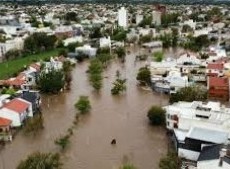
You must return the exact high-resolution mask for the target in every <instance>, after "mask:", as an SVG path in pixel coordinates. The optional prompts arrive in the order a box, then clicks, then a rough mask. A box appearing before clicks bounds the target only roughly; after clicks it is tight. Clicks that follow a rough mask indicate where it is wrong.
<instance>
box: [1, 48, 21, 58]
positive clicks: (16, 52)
mask: <svg viewBox="0 0 230 169" xmlns="http://www.w3.org/2000/svg"><path fill="white" fill-rule="evenodd" d="M21 55H22V52H21V51H20V50H17V49H11V50H9V51H8V52H6V53H5V58H6V60H11V59H16V58H18V57H20V56H21Z"/></svg>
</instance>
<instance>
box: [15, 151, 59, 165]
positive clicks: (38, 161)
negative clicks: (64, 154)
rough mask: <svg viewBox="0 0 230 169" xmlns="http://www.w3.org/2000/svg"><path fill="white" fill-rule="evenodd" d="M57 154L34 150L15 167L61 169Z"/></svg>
mask: <svg viewBox="0 0 230 169" xmlns="http://www.w3.org/2000/svg"><path fill="white" fill-rule="evenodd" d="M61 166H62V163H61V161H60V156H59V154H53V153H40V152H36V153H33V154H31V155H29V156H28V157H27V159H26V160H23V161H21V162H20V164H19V165H18V167H17V169H35V168H37V169H42V168H44V169H61Z"/></svg>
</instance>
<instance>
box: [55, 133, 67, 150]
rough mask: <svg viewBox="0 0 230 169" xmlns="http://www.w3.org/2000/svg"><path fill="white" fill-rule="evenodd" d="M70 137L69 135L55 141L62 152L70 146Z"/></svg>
mask: <svg viewBox="0 0 230 169" xmlns="http://www.w3.org/2000/svg"><path fill="white" fill-rule="evenodd" d="M69 139H70V136H69V135H68V134H67V135H65V136H61V137H60V138H58V139H56V140H55V142H54V143H55V144H56V145H58V146H60V147H61V149H62V150H64V149H65V148H66V147H67V146H68V145H69V144H70V141H69Z"/></svg>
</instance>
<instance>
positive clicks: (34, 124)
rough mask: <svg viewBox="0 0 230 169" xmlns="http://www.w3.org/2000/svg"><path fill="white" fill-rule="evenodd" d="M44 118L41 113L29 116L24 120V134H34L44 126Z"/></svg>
mask: <svg viewBox="0 0 230 169" xmlns="http://www.w3.org/2000/svg"><path fill="white" fill-rule="evenodd" d="M43 123H44V119H43V117H42V114H36V115H35V116H34V117H33V118H30V119H28V120H27V121H26V124H25V126H24V128H23V130H24V133H25V134H26V135H31V134H32V135H35V134H37V133H38V132H39V131H40V130H42V129H43V128H44V125H43Z"/></svg>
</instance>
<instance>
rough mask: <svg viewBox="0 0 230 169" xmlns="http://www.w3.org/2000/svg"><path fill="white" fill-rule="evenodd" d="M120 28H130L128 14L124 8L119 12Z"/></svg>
mask: <svg viewBox="0 0 230 169" xmlns="http://www.w3.org/2000/svg"><path fill="white" fill-rule="evenodd" d="M118 26H120V27H123V28H127V27H128V14H127V10H126V9H125V8H124V7H121V9H119V10H118Z"/></svg>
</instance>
